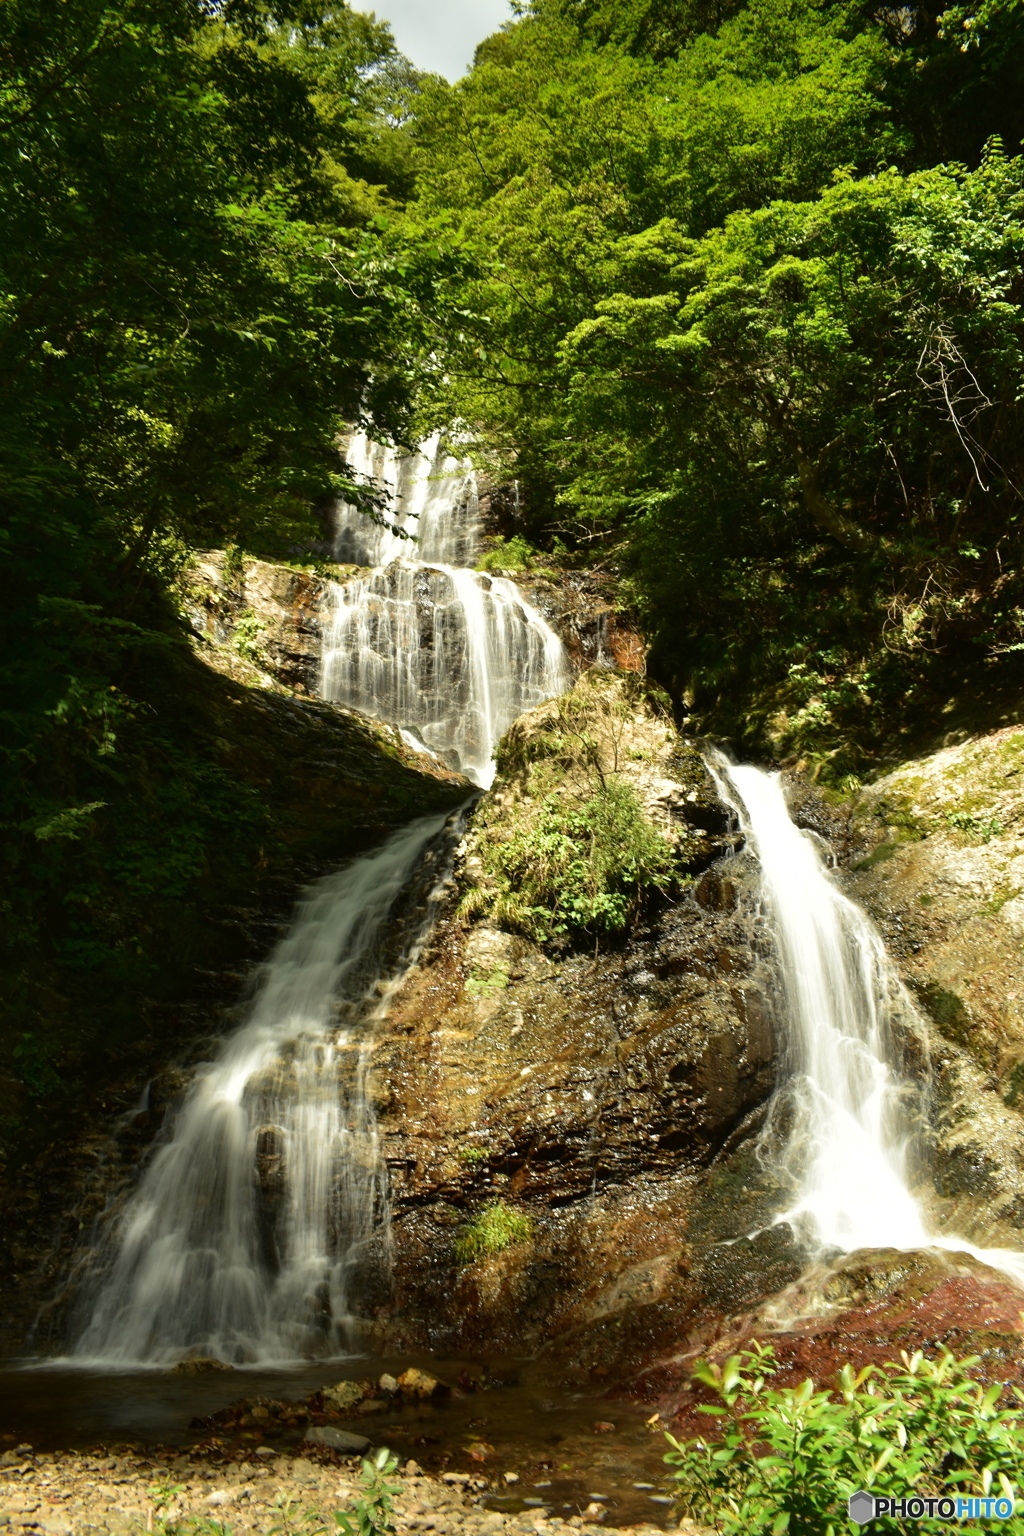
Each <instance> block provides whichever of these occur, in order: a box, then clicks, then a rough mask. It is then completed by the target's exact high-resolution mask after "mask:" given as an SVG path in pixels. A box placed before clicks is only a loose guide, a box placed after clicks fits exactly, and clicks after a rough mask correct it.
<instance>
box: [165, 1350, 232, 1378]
mask: <svg viewBox="0 0 1024 1536" xmlns="http://www.w3.org/2000/svg"><path fill="white" fill-rule="evenodd" d="M233 1370H234V1366H233V1365H228V1363H227V1361H226V1360H217V1359H216V1358H215V1357H214V1356H213V1355H190V1356H189V1358H188V1359H187V1360H179V1361H178V1363H177V1365H172V1366H171V1375H172V1376H204V1375H206V1374H207V1373H208V1372H210V1371H233Z"/></svg>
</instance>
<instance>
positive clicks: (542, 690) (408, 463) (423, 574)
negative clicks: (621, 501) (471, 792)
mask: <svg viewBox="0 0 1024 1536" xmlns="http://www.w3.org/2000/svg"><path fill="white" fill-rule="evenodd" d="M349 462H350V465H351V467H352V469H353V470H354V471H356V473H357V474H358V475H359V476H360V477H361V478H363V479H364V480H365V481H367V483H369V482H370V481H371V480H372V481H373V482H374V483H375V484H376V485H377V486H378V488H383V489H385V490H386V491H387V493H388V496H389V500H390V520H391V521H390V524H389V527H387V528H382V527H378V526H375V525H374V524H373V523H372V522H371V521H370V519H369V518H367V517H366V516H365V514H364V513H361V512H359V511H357V510H356V509H354V508H352V507H348V506H342V507H340V508H339V510H338V514H337V524H336V527H337V539H336V546H335V549H336V553H337V554H338V557H339V559H340V558H346V559H352V560H358V561H360V562H361V563H364V564H373V565H375V566H377V569H376V570H375V571H374V572H373V574H372V575H370V576H366V577H362V578H359V579H357V580H354V581H349V582H346V583H345V584H344V585H341V586H338V587H335V589H334V613H333V618H332V620H331V621H330V623H329V624H328V625H325V628H324V644H323V666H322V673H321V684H320V691H321V693H322V694H323V696H324V698H327V699H333V700H336V701H337V702H338V703H341V704H347V705H348V706H349V707H350V708H352V709H358V710H361V711H362V712H363V713H364V714H368V715H374V716H376V718H377V719H379V720H387V721H389V722H390V723H391V724H392V725H397V726H398V727H399V729H400V730H401V731H402V732H403V733H404V734H405V736H406V739H407V740H409V741H410V743H411V744H413V745H416V746H419V747H424V746H425V747H426V748H427V749H428V751H430V752H432V753H434V755H435V756H437V757H440V758H442V759H443V760H444V761H445V762H446V763H447V764H448V766H449V767H451V768H455V769H458V770H459V771H460V772H462V773H464V774H466V776H467V777H468V778H471V779H472V780H473V782H474V783H476V784H479V785H480V786H481V787H482V788H484V789H486V788H487V787H488V786H489V785H490V784H491V782H492V780H493V778H494V753H495V749H496V748H497V745H498V742H499V741H500V740H501V737H502V736H503V735H504V733H505V731H507V730H508V727H509V726H510V725H511V724H512V722H513V720H515V719H516V718H517V717H518V716H519V715H521V714H522V713H523V712H524V711H525V710H527V709H530V708H532V707H533V705H535V704H540V703H543V701H544V700H545V699H550V698H553V697H554V696H555V695H556V694H559V693H561V692H563V690H564V689H565V688H566V687H567V686H568V684H569V679H570V673H569V666H568V662H567V658H566V655H565V651H564V649H563V647H562V642H561V641H560V640H559V638H558V636H557V635H556V634H555V633H554V631H553V630H552V629H551V628H550V626H549V625H548V624H547V623H546V622H545V621H544V619H543V618H542V617H541V615H540V614H539V613H538V612H537V611H536V609H534V608H532V607H531V606H530V604H529V603H528V602H527V601H526V599H525V597H524V596H523V594H522V593H521V592H520V591H519V589H518V587H517V586H516V585H515V583H514V582H512V581H509V580H508V579H507V578H505V577H497V576H495V577H492V576H488V575H485V574H484V573H483V572H480V571H474V570H471V569H468V568H467V567H468V566H469V565H470V564H471V563H472V562H473V561H475V560H476V558H477V556H478V553H479V551H478V499H477V492H476V479H475V476H474V474H473V471H472V468H471V467H470V466H468V465H466V464H464V463H460V461H459V460H457V459H455V458H453V457H452V455H451V454H450V453H449V452H448V451H447V450H446V449H445V447H444V444H443V442H442V440H441V438H440V437H433V438H430V439H429V441H427V442H426V443H424V444H422V446H421V448H420V452H419V453H418V454H407V455H405V456H403V457H398V456H397V455H396V454H395V452H394V450H393V449H385V448H382V447H381V446H380V445H379V444H375V443H371V442H370V441H369V440H368V439H367V438H366V437H365V436H364V435H362V434H359V435H357V436H356V437H354V438H353V439H352V442H351V443H350V445H349ZM395 527H397V528H402V529H405V530H406V531H408V532H411V533H413V534H414V535H415V542H413V539H412V538H402V537H400V536H399V535H398V534H397V533H394V532H392V531H391V528H395Z"/></svg>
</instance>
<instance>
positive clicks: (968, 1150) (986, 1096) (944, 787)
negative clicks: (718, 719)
mask: <svg viewBox="0 0 1024 1536" xmlns="http://www.w3.org/2000/svg"><path fill="white" fill-rule="evenodd" d="M849 863H850V874H849V877H848V889H849V891H850V894H851V895H852V896H854V897H855V898H856V899H857V900H858V901H860V902H861V903H862V904H863V905H864V906H865V907H866V908H867V910H868V911H869V912H870V913H871V915H872V916H873V917H874V918H875V920H876V921H877V922H878V924H879V927H880V928H881V931H882V934H883V936H884V938H885V940H886V944H887V946H888V948H889V952H890V954H891V955H892V956H893V958H894V959H895V960H896V962H897V964H898V966H899V968H900V971H901V973H902V975H903V977H904V979H905V980H906V981H907V983H908V985H909V987H910V990H911V992H912V993H913V995H914V996H915V998H916V1001H917V1003H918V1005H919V1007H920V1009H921V1011H922V1013H923V1014H924V1015H925V1016H926V1018H927V1019H928V1021H929V1024H930V1027H931V1030H932V1034H933V1041H934V1044H933V1051H932V1060H931V1070H932V1073H933V1081H934V1109H933V1122H934V1130H935V1137H936V1143H935V1167H934V1184H935V1195H934V1205H935V1211H936V1216H937V1219H938V1220H939V1221H940V1222H942V1223H943V1224H945V1225H946V1226H947V1227H948V1228H949V1230H951V1231H957V1232H961V1233H963V1234H964V1235H965V1236H969V1237H972V1238H973V1239H974V1241H976V1242H983V1243H1005V1244H1007V1245H1008V1246H1012V1247H1018V1246H1020V1242H1021V1230H1022V1229H1024V1116H1022V1111H1024V954H1022V940H1024V730H1022V729H1021V728H1020V727H1019V726H1010V727H1007V728H1006V729H1004V730H1000V731H995V732H993V733H992V734H991V735H987V736H980V737H975V738H973V739H971V740H970V741H967V742H964V743H961V744H959V745H956V746H951V747H947V748H945V749H944V750H942V751H940V752H937V753H935V754H934V755H932V756H930V757H926V758H922V759H920V760H918V761H915V762H911V763H907V764H905V765H903V766H902V767H901V768H898V769H896V770H895V771H894V772H892V773H889V774H887V775H885V777H884V778H881V779H879V780H878V781H877V782H876V783H874V784H871V785H869V786H868V787H867V788H866V789H864V790H863V791H862V792H861V793H860V794H859V795H858V797H857V799H856V801H855V802H854V804H853V806H852V810H851V816H850V825H849Z"/></svg>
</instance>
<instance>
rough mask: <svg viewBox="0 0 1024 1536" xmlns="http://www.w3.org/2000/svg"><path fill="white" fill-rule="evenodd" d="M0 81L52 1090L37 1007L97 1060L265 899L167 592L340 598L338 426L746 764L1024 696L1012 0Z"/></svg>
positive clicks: (649, 7) (253, 4) (729, 4)
mask: <svg viewBox="0 0 1024 1536" xmlns="http://www.w3.org/2000/svg"><path fill="white" fill-rule="evenodd" d="M0 76H2V78H0V115H2V125H0V155H2V157H3V166H2V171H3V173H2V177H0V203H2V216H3V227H4V241H3V246H2V251H0V265H2V268H3V288H2V298H0V357H2V369H0V392H2V397H3V408H2V412H0V454H2V457H3V472H2V478H0V500H2V503H3V520H2V525H0V548H2V550H3V560H4V569H5V577H6V579H5V596H4V603H3V606H2V610H0V612H2V617H0V623H2V625H3V642H2V643H3V652H2V660H0V711H2V722H3V728H2V752H0V817H2V820H3V824H4V844H3V878H4V885H5V891H6V895H5V898H4V900H5V909H4V924H3V944H4V946H5V948H4V956H5V958H4V959H3V962H2V966H0V970H2V975H3V979H4V987H5V990H6V994H7V1001H8V1005H9V1006H8V1012H7V1018H8V1022H9V1028H10V1029H11V1031H12V1035H11V1040H12V1041H14V1042H15V1045H14V1047H13V1049H14V1050H15V1053H16V1055H17V1052H20V1053H21V1054H20V1056H17V1059H18V1061H19V1062H20V1066H19V1071H20V1073H21V1075H22V1078H23V1080H24V1082H25V1083H26V1084H28V1085H29V1088H30V1089H31V1091H32V1092H37V1093H39V1094H43V1093H47V1092H58V1091H60V1089H61V1084H62V1083H63V1084H64V1087H65V1089H67V1085H68V1083H70V1082H71V1081H73V1076H69V1075H68V1069H67V1068H66V1066H65V1065H62V1062H63V1061H64V1056H62V1054H61V1053H62V1052H64V1053H65V1055H66V1048H67V1040H64V1042H63V1043H62V1044H61V1045H60V1047H59V1049H58V1048H57V1047H54V1046H53V1045H52V1042H48V1040H46V1039H44V1038H43V1037H42V1035H41V1034H39V1033H38V1032H37V1031H36V1026H35V1024H34V1023H33V1020H34V1019H35V1018H36V1015H37V1013H38V995H39V994H38V987H39V985H40V977H41V976H44V977H45V985H46V986H47V987H56V988H57V989H58V990H60V992H61V995H62V996H63V995H64V994H66V996H67V998H70V999H72V1002H73V1004H74V1006H73V1008H72V1013H73V1014H75V1017H76V1018H77V1019H78V1022H72V1023H69V1024H68V1026H67V1030H68V1039H70V1038H71V1037H72V1036H73V1035H74V1031H75V1030H76V1029H79V1031H81V1030H86V1031H87V1030H88V1029H95V1030H100V1031H101V1030H102V1028H103V1027H104V1026H103V1025H102V1023H101V1022H98V1021H99V1012H97V1013H96V1015H95V1018H94V1022H93V1023H92V1024H87V1023H83V1022H81V1019H82V1018H84V1014H82V1015H79V1014H77V1013H76V1010H77V1009H78V1008H79V1004H80V1002H81V1006H82V1007H83V1008H84V1007H85V1004H84V1002H82V1001H81V1000H83V999H85V998H86V997H88V996H91V997H95V998H101V997H102V995H103V994H104V992H106V993H108V994H109V995H111V996H114V995H122V994H124V995H127V994H126V993H125V989H126V988H128V990H129V991H130V990H131V988H132V987H134V988H135V989H136V992H138V991H139V989H145V988H147V987H149V988H156V986H157V982H156V979H155V977H156V973H157V971H158V970H159V968H160V967H159V964H157V962H156V961H155V960H154V953H155V951H157V950H160V949H163V950H168V951H172V950H173V942H172V941H171V940H170V939H168V937H167V936H168V934H173V922H172V921H171V919H170V918H168V916H167V914H168V913H172V914H173V912H174V911H175V910H177V908H176V907H175V903H178V904H179V905H180V904H181V903H186V904H187V903H188V902H190V901H194V900H196V899H198V898H197V897H196V893H197V891H199V890H200V889H201V888H202V887H203V886H204V883H209V881H210V880H211V875H215V874H216V871H217V870H223V869H224V868H225V867H226V866H227V865H228V864H229V863H230V862H231V861H233V860H234V861H237V862H239V863H240V864H241V865H252V864H253V863H254V861H256V860H257V859H258V857H260V848H261V844H262V839H263V838H264V835H265V833H266V827H267V823H266V807H265V806H263V805H261V804H260V802H259V797H258V796H255V797H254V796H253V795H252V794H251V793H250V792H249V791H248V790H246V789H243V788H242V787H240V786H239V785H238V784H237V783H235V782H233V780H232V778H231V775H230V774H229V773H228V772H227V771H226V770H225V768H224V766H223V764H222V763H221V761H220V760H219V759H218V755H217V750H216V743H215V740H214V737H215V732H211V731H208V730H205V728H202V726H201V722H200V723H199V724H198V725H197V721H196V715H195V705H194V693H193V691H192V684H191V683H190V677H191V676H192V674H191V673H190V672H189V666H190V665H194V663H192V662H191V659H190V653H189V651H188V647H187V645H186V643H185V639H184V626H183V623H182V620H181V618H180V616H179V615H178V613H177V610H176V605H175V600H174V589H173V583H174V577H175V573H176V572H177V571H178V570H179V568H180V566H181V564H182V562H183V561H184V560H185V559H186V558H187V557H188V554H189V552H190V550H192V549H194V548H196V547H204V546H211V545H220V546H231V547H235V548H241V549H244V550H247V551H249V552H252V553H255V554H261V555H264V556H269V557H271V558H275V559H291V560H300V561H301V560H307V559H310V558H314V557H315V556H316V555H317V554H318V553H322V551H323V545H322V542H321V541H322V534H323V530H322V523H321V515H322V509H323V507H324V506H325V505H326V504H328V503H329V502H330V500H331V498H332V497H334V496H336V495H337V494H338V493H339V492H344V493H345V494H346V495H348V496H349V497H350V498H353V497H354V498H357V499H358V498H359V497H362V499H363V502H364V504H365V506H366V508H367V511H368V514H369V515H373V512H374V501H373V495H372V488H367V487H360V486H352V485H351V484H350V477H349V475H348V472H347V470H346V466H345V464H344V461H343V459H342V458H341V456H340V454H339V449H338V438H339V432H340V431H341V429H342V426H343V425H344V424H346V423H352V422H358V423H360V424H362V425H363V426H365V427H366V428H368V429H369V430H371V431H372V432H374V433H376V434H377V435H378V436H380V437H384V438H389V439H391V440H392V441H395V442H410V441H411V440H412V439H413V437H414V436H415V434H416V433H417V432H419V431H422V430H423V429H425V428H427V427H432V426H435V425H439V424H442V423H444V422H445V421H449V422H450V421H453V420H460V421H461V422H462V423H464V424H465V426H466V427H467V428H468V429H469V430H470V432H471V433H472V434H474V435H475V439H476V442H477V448H478V452H479V454H480V457H481V461H482V462H485V463H486V464H487V465H488V467H489V468H490V469H491V470H492V472H494V473H495V474H496V475H497V476H498V477H499V479H500V478H505V479H508V480H512V479H515V480H516V481H517V482H518V484H519V486H520V489H521V491H522V498H521V506H522V509H523V512H522V516H523V521H522V523H521V525H520V527H519V528H518V529H517V532H518V533H519V534H520V535H524V536H526V537H528V538H529V539H530V540H531V541H533V543H534V544H536V545H538V546H541V547H543V548H545V549H546V550H547V551H548V552H549V556H550V557H551V558H552V559H554V560H555V561H556V563H557V561H559V560H561V561H563V562H566V563H568V564H574V563H575V564H584V565H585V564H587V563H591V562H596V564H597V565H599V566H600V567H602V568H604V569H605V570H611V571H613V572H614V573H615V574H616V576H617V577H618V578H619V580H620V583H621V586H620V590H621V591H622V592H623V593H624V594H625V596H626V599H627V600H628V601H629V602H630V603H632V604H633V606H634V608H635V610H636V612H637V614H638V616H639V618H640V620H641V622H642V625H643V627H644V628H645V630H646V631H647V633H648V635H649V636H650V638H651V640H652V642H653V649H652V654H651V666H652V670H654V671H655V672H656V673H657V674H658V676H659V677H660V678H661V680H662V681H664V682H665V683H667V684H668V685H669V686H670V688H671V689H672V691H673V693H674V696H675V698H676V700H677V702H679V703H680V704H683V703H684V702H685V705H686V707H688V708H690V709H691V710H693V711H695V712H696V715H697V718H698V720H699V721H700V722H701V723H702V724H703V726H704V727H705V728H706V729H710V730H712V731H717V732H720V733H722V734H726V735H728V736H730V737H731V738H732V739H733V740H734V741H737V742H743V743H745V744H746V745H747V746H748V747H752V748H753V749H755V750H758V751H761V752H768V751H774V752H776V753H785V752H798V753H801V754H802V755H803V756H804V757H805V758H807V759H808V760H809V761H811V762H812V763H813V764H815V765H816V767H817V769H818V770H819V771H820V772H822V773H823V774H825V775H826V777H828V776H831V778H832V780H833V781H839V782H841V781H842V780H843V779H844V778H849V777H850V776H851V775H853V774H858V773H863V772H864V771H865V770H866V768H868V767H870V765H871V763H872V762H873V761H877V757H878V753H879V750H880V748H884V750H898V744H899V742H900V740H901V739H905V734H906V732H907V731H908V730H913V729H915V728H917V727H918V726H923V725H927V724H929V723H933V722H934V720H935V719H936V718H937V717H938V716H939V715H940V713H941V711H942V710H943V709H944V708H948V707H950V701H951V700H954V699H955V697H956V696H957V694H958V692H959V693H960V694H963V693H965V692H967V693H971V692H974V693H976V694H984V693H986V692H987V693H992V692H994V693H995V694H999V693H1000V691H1001V690H1002V692H1004V693H1005V692H1006V690H1007V689H1010V690H1012V688H1013V679H1014V677H1015V676H1016V675H1017V669H1018V668H1019V656H1020V652H1021V650H1022V649H1024V589H1022V578H1021V568H1020V562H1021V550H1020V513H1021V497H1022V492H1024V462H1022V436H1021V389H1022V380H1024V356H1022V349H1024V324H1022V321H1024V309H1022V306H1024V278H1022V273H1021V256H1022V244H1024V226H1022V212H1024V176H1022V163H1021V160H1020V158H1019V155H1020V147H1021V146H1020V141H1021V135H1022V133H1024V10H1022V7H1021V5H1020V3H1019V0H968V3H966V4H962V5H952V6H950V7H945V8H944V7H943V6H942V5H938V4H932V3H927V0H923V3H920V4H913V5H907V6H901V7H898V8H893V9H886V8H873V7H870V6H866V5H860V4H857V3H841V4H840V3H836V4H833V3H827V0H749V3H746V4H741V3H738V0H532V3H530V4H520V5H519V6H517V7H516V19H515V20H513V21H512V22H510V23H509V24H508V25H507V26H505V27H504V28H503V29H502V30H501V31H499V32H498V33H497V34H495V35H494V36H493V37H491V38H489V39H488V40H486V41H485V42H484V43H483V44H482V45H481V47H480V48H479V49H478V52H477V57H476V61H475V64H474V66H473V68H472V70H471V71H470V72H469V74H468V75H467V76H466V77H465V78H464V79H463V80H461V81H459V82H458V83H457V84H455V85H448V84H447V83H446V82H445V81H443V80H441V79H439V78H437V77H430V76H424V75H421V74H419V73H418V72H417V71H416V70H415V68H414V67H413V66H412V65H411V64H410V63H409V61H408V60H406V59H404V58H403V57H402V56H401V55H400V54H399V53H398V52H397V51H396V49H395V47H394V44H393V41H392V39H391V36H390V34H389V31H388V29H387V27H386V26H385V25H383V24H382V23H380V22H378V21H376V20H375V19H374V18H373V17H372V16H370V15H363V14H360V13H357V12H354V11H352V10H351V9H349V8H348V7H347V6H345V5H344V4H341V3H337V4H322V3H317V0H280V3H277V0H62V3H61V4H54V3H52V0H7V3H6V4H5V5H4V6H3V7H2V8H0ZM1018 692H1019V690H1018ZM894 744H895V745H894ZM33 988H36V991H33ZM33 999H36V1001H34V1000H33ZM61 1006H65V1004H63V1003H62V1004H61ZM68 1006H70V1005H68ZM125 1027H126V1028H128V1027H130V1026H129V1024H128V1023H126V1025H125ZM72 1054H73V1053H72Z"/></svg>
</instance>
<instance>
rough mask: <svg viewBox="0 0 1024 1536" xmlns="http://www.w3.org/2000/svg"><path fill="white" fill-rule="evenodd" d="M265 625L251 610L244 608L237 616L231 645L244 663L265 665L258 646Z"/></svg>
mask: <svg viewBox="0 0 1024 1536" xmlns="http://www.w3.org/2000/svg"><path fill="white" fill-rule="evenodd" d="M266 627H267V626H266V625H265V624H264V623H263V621H262V620H261V619H258V618H257V617H256V615H255V614H254V613H253V611H252V609H251V608H246V609H245V611H244V613H240V614H239V616H238V622H237V623H236V624H235V629H234V633H233V634H232V636H231V643H232V645H233V646H234V648H235V650H236V651H237V652H238V654H239V656H241V657H243V658H244V659H245V660H246V661H251V662H252V664H253V666H255V667H262V666H264V665H265V663H266V658H265V657H264V655H263V647H262V645H261V644H260V635H261V634H262V633H263V632H264V630H265V629H266Z"/></svg>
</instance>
